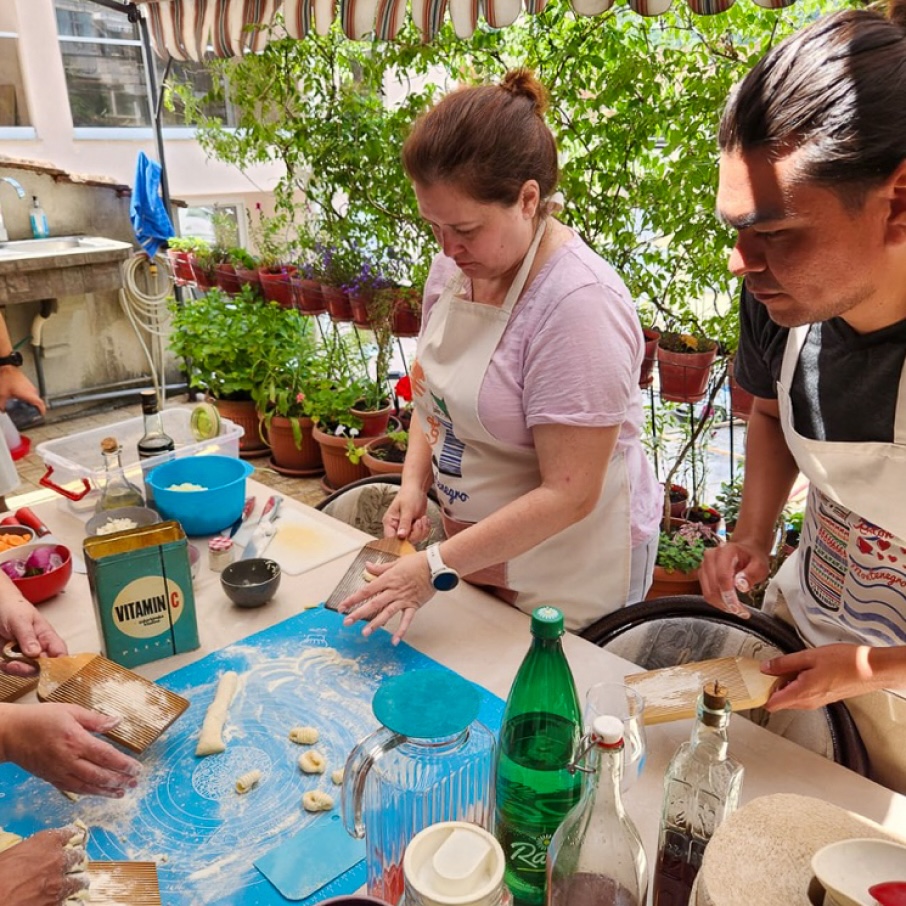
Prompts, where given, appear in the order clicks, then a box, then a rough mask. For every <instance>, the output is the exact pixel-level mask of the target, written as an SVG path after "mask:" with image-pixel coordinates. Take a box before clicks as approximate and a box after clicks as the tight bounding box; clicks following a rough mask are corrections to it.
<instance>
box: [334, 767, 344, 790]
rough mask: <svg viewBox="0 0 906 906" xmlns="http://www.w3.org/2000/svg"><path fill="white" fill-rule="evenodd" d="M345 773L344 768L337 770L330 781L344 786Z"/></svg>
mask: <svg viewBox="0 0 906 906" xmlns="http://www.w3.org/2000/svg"><path fill="white" fill-rule="evenodd" d="M344 773H345V771H344V769H343V768H337V769H336V770H335V771H334V772H333V773H332V774H331V775H330V779H331V780H332V781H333V782H334V783H335V784H336V785H337V786H342V785H343V774H344Z"/></svg>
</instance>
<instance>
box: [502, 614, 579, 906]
mask: <svg viewBox="0 0 906 906" xmlns="http://www.w3.org/2000/svg"><path fill="white" fill-rule="evenodd" d="M563 632H564V629H563V614H562V613H560V611H559V610H557V609H556V608H555V607H539V608H537V609H536V610H535V611H534V612H533V613H532V644H531V647H530V648H529V651H528V654H527V655H526V656H525V660H523V662H522V665H521V666H520V668H519V672H518V673H517V674H516V679H515V681H514V682H513V686H512V688H511V689H510V694H509V697H508V698H507V703H506V708H505V710H504V712H503V723H502V725H501V729H500V745H499V746H498V750H497V797H496V799H497V806H496V818H497V821H496V833H497V839H498V840H499V841H500V844H501V846H502V847H503V851H504V855H505V856H506V875H505V880H506V883H507V886H508V887H509V889H510V892H511V893H512V894H513V899H514V902H515V903H516V906H541V904H542V903H544V900H545V862H546V858H547V848H548V846H549V844H550V841H551V837H553V835H554V831H556V830H557V827H558V826H559V824H560V822H561V821H562V820H563V818H564V817H565V815H566V813H567V812H568V811H569V810H570V809H571V808H572V807H573V806H574V805H575V804H576V802H577V801H578V800H579V795H580V793H581V791H582V774H581V772H578V771H577V772H575V773H570V771H569V769H568V768H569V764H570V763H571V762H572V761H573V757H574V755H575V752H576V749H577V746H578V744H579V740H580V739H581V736H582V712H581V709H580V706H579V697H578V695H577V694H576V684H575V681H574V680H573V675H572V671H571V670H570V669H569V664H568V663H567V660H566V655H565V654H564V653H563V645H562V644H561V641H560V637H561V636H562V635H563Z"/></svg>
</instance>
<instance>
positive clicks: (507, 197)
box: [403, 69, 559, 206]
mask: <svg viewBox="0 0 906 906" xmlns="http://www.w3.org/2000/svg"><path fill="white" fill-rule="evenodd" d="M546 109H547V93H546V91H545V89H544V86H543V85H542V84H541V83H540V82H539V81H538V80H537V79H536V78H535V77H534V75H532V73H531V72H530V71H529V70H527V69H516V70H513V71H511V72H508V73H507V74H506V75H505V76H504V78H503V81H501V82H500V84H499V85H477V86H473V87H465V88H458V89H457V90H455V91H453V92H451V93H450V94H448V95H447V96H446V97H445V98H443V99H442V100H441V101H440V102H439V103H437V104H436V105H435V106H434V107H433V108H432V109H431V110H429V111H428V112H427V113H425V114H424V115H423V116H421V117H420V118H419V119H418V120H416V122H415V125H414V126H413V127H412V131H411V132H410V133H409V136H408V138H407V139H406V141H405V143H404V144H403V166H404V167H405V168H406V173H407V174H408V175H409V178H410V179H411V180H412V181H413V182H416V183H421V184H423V185H432V184H434V183H437V182H450V183H453V184H455V185H456V186H457V188H459V189H460V190H461V191H463V192H465V193H466V194H467V195H469V196H470V197H472V198H474V199H475V200H476V201H480V202H484V203H486V204H490V203H497V204H501V205H507V206H509V205H513V204H515V203H516V202H517V201H518V200H519V192H520V190H521V189H522V186H523V185H524V184H525V182H526V181H527V180H529V179H534V180H536V181H537V182H538V185H539V187H540V189H541V198H542V199H545V198H547V197H548V196H549V195H550V194H551V193H552V192H553V191H554V189H555V188H556V185H557V179H558V177H559V171H558V168H557V146H556V143H555V142H554V136H553V134H552V133H551V131H550V129H549V128H548V126H547V124H546V123H545V122H544V111H545V110H546Z"/></svg>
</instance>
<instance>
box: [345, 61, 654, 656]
mask: <svg viewBox="0 0 906 906" xmlns="http://www.w3.org/2000/svg"><path fill="white" fill-rule="evenodd" d="M543 110H544V96H543V90H542V88H541V86H540V85H539V83H538V82H537V81H535V79H534V78H533V77H532V76H531V74H530V73H527V72H525V71H517V72H513V73H509V74H507V76H506V77H505V78H504V81H503V83H502V84H500V85H485V86H478V87H473V88H468V89H461V90H459V91H456V92H453V93H452V94H450V95H448V96H447V97H446V98H445V99H444V100H442V101H441V102H440V103H439V104H438V105H437V106H436V107H435V108H434V109H433V110H432V111H431V112H430V113H429V114H427V116H426V117H425V118H423V119H422V120H421V121H419V123H417V124H416V126H415V127H414V129H413V132H412V134H411V135H410V136H409V139H408V140H407V142H406V146H405V148H404V152H403V159H404V164H405V165H406V168H407V172H408V174H409V176H410V178H411V179H412V181H413V184H414V187H415V194H416V197H417V198H418V204H419V210H420V212H421V214H422V216H423V217H424V218H425V219H426V220H427V221H428V222H429V223H430V224H431V227H432V229H433V231H434V234H435V236H436V237H437V239H438V242H439V243H440V245H441V248H442V251H443V253H442V254H441V255H439V256H438V257H437V258H436V259H435V261H434V264H433V266H432V269H431V275H430V276H429V279H428V282H427V285H426V288H425V295H424V298H425V306H424V317H423V326H422V332H421V335H420V336H419V341H418V349H417V354H416V362H415V364H414V365H413V368H412V389H413V396H414V402H415V407H416V414H415V416H414V418H413V423H412V428H411V430H410V437H409V449H408V452H407V455H406V463H405V467H404V471H403V479H402V487H401V490H400V492H399V494H398V495H397V497H396V500H395V501H394V504H393V505H391V507H390V509H389V511H388V514H387V517H386V518H385V520H384V525H385V530H386V531H387V532H388V533H389V534H392V535H396V536H397V537H400V538H410V539H413V540H418V531H419V523H420V521H421V520H422V519H423V517H424V512H425V506H426V503H427V497H426V494H427V491H428V488H429V487H431V486H432V485H433V486H434V487H435V489H436V491H437V494H438V497H439V499H440V500H441V503H442V506H443V515H444V528H445V532H446V536H447V537H446V539H445V540H444V541H443V542H441V543H440V544H437V545H432V546H431V547H429V548H428V550H427V552H425V553H421V554H419V555H417V556H410V557H402V558H400V560H399V561H398V562H397V563H396V564H393V565H392V566H388V567H383V568H381V567H377V568H376V569H375V570H374V572H375V573H376V574H377V575H378V578H377V579H375V580H374V581H372V582H370V583H369V585H368V586H367V588H365V589H363V590H361V591H359V592H357V593H355V594H353V595H351V596H350V597H349V598H347V599H346V601H344V602H341V604H340V609H341V610H350V609H352V608H355V607H356V606H357V605H361V606H359V607H358V609H357V610H356V611H355V613H354V615H353V616H350V617H348V618H347V622H352V621H353V619H354V618H355V619H361V618H365V619H369V620H370V621H371V622H370V624H369V627H368V628H366V630H365V631H366V632H367V631H370V628H371V627H373V626H381V625H383V624H384V623H385V622H386V621H387V620H388V619H389V618H390V617H391V616H393V615H394V614H396V613H398V612H402V614H403V615H402V619H401V621H400V624H399V628H398V629H397V630H396V633H395V636H394V638H395V639H397V640H398V639H399V638H400V637H401V636H402V634H403V633H404V632H405V630H406V628H407V627H408V625H409V622H410V621H411V619H412V615H413V614H414V612H415V611H416V609H417V608H418V607H419V606H421V605H422V604H424V603H425V602H426V601H427V600H428V599H430V598H431V597H432V596H433V595H434V594H435V592H443V591H446V590H448V589H450V588H452V587H454V586H455V584H456V583H457V582H458V581H459V578H460V577H462V578H464V579H468V580H469V581H472V582H475V583H477V584H479V585H482V586H484V587H486V588H489V589H491V590H493V591H494V592H495V593H496V594H498V595H499V596H500V597H502V598H504V600H507V601H509V602H511V603H513V604H515V606H517V607H519V608H520V609H522V610H524V611H526V612H530V611H531V610H532V609H533V608H534V607H537V606H538V605H540V604H553V605H555V606H556V607H558V608H560V609H561V610H562V611H563V613H564V616H565V618H566V625H567V627H568V628H570V629H573V630H577V629H580V628H582V627H583V626H586V625H588V624H589V623H591V622H592V621H593V620H595V619H596V618H598V617H600V616H603V615H604V614H606V613H609V612H611V611H613V610H616V609H617V608H620V607H623V606H624V605H625V604H627V603H631V602H633V601H638V600H641V599H642V598H643V597H644V594H645V591H646V589H647V587H648V585H649V583H650V576H651V571H652V567H653V563H654V556H655V554H656V546H657V529H658V521H659V516H660V506H661V499H662V492H661V491H660V488H659V486H658V484H657V482H656V480H655V478H654V474H653V471H652V469H651V466H650V465H649V463H648V462H647V459H646V458H645V455H644V452H643V450H642V446H641V438H640V429H641V424H642V407H641V395H640V391H639V388H638V374H639V367H640V364H641V360H642V354H643V342H642V333H641V328H640V326H639V324H638V318H637V316H636V314H635V311H634V307H633V304H632V300H631V298H630V297H629V294H628V292H627V291H626V288H625V286H624V285H623V283H622V281H621V280H620V279H619V277H618V276H617V275H616V273H615V272H614V271H613V270H612V268H610V267H609V265H607V264H606V262H604V261H603V260H602V259H601V258H600V257H599V256H598V255H597V254H596V253H595V252H594V251H592V250H591V249H590V248H589V247H588V246H587V245H586V244H585V243H584V242H583V241H582V240H581V238H580V237H579V236H577V235H576V234H575V233H574V232H573V231H572V230H570V229H569V228H568V227H567V226H565V225H564V224H562V223H560V222H559V221H557V220H556V219H554V217H553V216H551V215H552V214H553V213H554V212H555V211H556V210H557V207H558V202H557V200H556V195H555V192H554V190H555V188H556V182H557V152H556V147H555V145H554V141H553V136H552V135H551V133H550V130H549V129H548V127H547V125H546V124H545V122H544V119H543Z"/></svg>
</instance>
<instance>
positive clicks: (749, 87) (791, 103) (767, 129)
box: [718, 0, 906, 205]
mask: <svg viewBox="0 0 906 906" xmlns="http://www.w3.org/2000/svg"><path fill="white" fill-rule="evenodd" d="M888 16H889V18H885V17H884V16H883V15H881V14H880V13H877V12H873V11H871V10H845V11H842V12H838V13H832V14H830V15H828V16H823V17H822V18H820V19H819V20H818V21H816V22H814V23H813V24H812V25H809V26H808V27H806V28H804V29H802V30H801V31H799V32H797V33H796V34H794V35H792V36H791V37H789V38H787V40H785V41H783V42H782V43H781V44H779V45H777V47H775V48H773V49H771V50H770V51H769V52H768V53H767V55H766V56H764V57H763V58H762V59H761V60H760V61H759V62H758V63H757V64H756V65H755V67H754V68H753V69H752V70H751V72H749V73H748V75H747V76H746V77H745V78H744V79H743V81H742V82H741V83H740V84H739V86H737V88H736V89H735V90H734V91H733V93H732V94H731V95H730V98H729V100H728V102H727V106H726V109H725V110H724V113H723V116H722V118H721V123H720V130H719V133H718V144H719V146H720V149H721V151H729V152H734V151H742V152H746V151H752V150H756V149H767V150H768V151H769V152H773V153H776V154H777V155H778V156H782V155H784V154H786V153H789V152H791V151H798V152H799V157H800V161H801V170H800V176H801V178H802V179H804V180H807V181H812V182H817V183H820V184H823V185H826V186H828V187H829V188H833V189H834V190H835V191H837V192H838V193H840V194H841V195H842V196H844V197H846V199H847V201H848V202H849V203H851V204H854V205H860V204H861V203H862V200H863V199H864V195H865V192H866V191H867V190H868V189H869V188H871V187H872V186H875V185H878V184H879V183H881V182H883V181H884V180H885V179H886V178H887V177H888V176H890V174H891V173H892V172H893V171H894V170H895V169H896V168H897V167H898V166H899V164H900V163H901V162H902V161H903V160H904V158H906V0H894V2H893V3H891V7H890V9H889V10H888Z"/></svg>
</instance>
